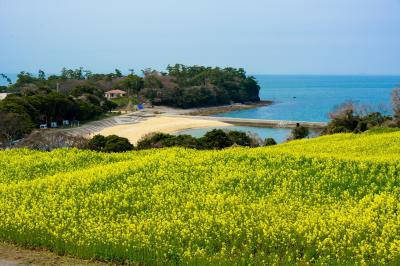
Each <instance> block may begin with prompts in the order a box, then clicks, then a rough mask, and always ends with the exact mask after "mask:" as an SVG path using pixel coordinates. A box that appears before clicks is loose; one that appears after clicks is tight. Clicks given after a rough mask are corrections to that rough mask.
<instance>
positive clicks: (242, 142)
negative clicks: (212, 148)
mask: <svg viewBox="0 0 400 266" xmlns="http://www.w3.org/2000/svg"><path fill="white" fill-rule="evenodd" d="M228 137H229V139H230V140H231V141H232V142H233V144H236V145H238V146H251V143H252V141H251V138H250V137H249V136H248V135H247V134H246V133H245V132H241V131H237V130H232V131H229V132H228Z"/></svg>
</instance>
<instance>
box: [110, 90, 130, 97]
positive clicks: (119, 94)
mask: <svg viewBox="0 0 400 266" xmlns="http://www.w3.org/2000/svg"><path fill="white" fill-rule="evenodd" d="M125 94H126V91H122V90H111V91H107V92H106V93H105V96H106V98H107V99H113V98H118V97H122V96H124V95H125Z"/></svg>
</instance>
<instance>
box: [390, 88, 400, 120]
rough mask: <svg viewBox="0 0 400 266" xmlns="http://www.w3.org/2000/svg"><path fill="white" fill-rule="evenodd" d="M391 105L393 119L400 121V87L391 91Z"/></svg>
mask: <svg viewBox="0 0 400 266" xmlns="http://www.w3.org/2000/svg"><path fill="white" fill-rule="evenodd" d="M392 107H393V113H394V118H395V120H397V121H400V88H397V89H394V90H393V91H392Z"/></svg>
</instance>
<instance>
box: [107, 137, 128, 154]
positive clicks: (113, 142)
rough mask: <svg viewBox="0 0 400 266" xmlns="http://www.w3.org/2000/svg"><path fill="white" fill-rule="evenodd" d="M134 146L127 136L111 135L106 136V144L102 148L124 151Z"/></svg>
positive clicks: (110, 150) (108, 150) (109, 150)
mask: <svg viewBox="0 0 400 266" xmlns="http://www.w3.org/2000/svg"><path fill="white" fill-rule="evenodd" d="M133 148H134V146H133V145H132V144H131V143H130V142H129V140H128V139H127V138H122V137H118V136H116V135H111V136H108V137H106V145H105V146H104V148H103V151H104V152H125V151H131V150H133Z"/></svg>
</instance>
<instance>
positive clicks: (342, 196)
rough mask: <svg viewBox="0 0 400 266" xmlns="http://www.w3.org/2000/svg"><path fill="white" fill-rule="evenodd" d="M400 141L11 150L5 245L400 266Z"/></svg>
mask: <svg viewBox="0 0 400 266" xmlns="http://www.w3.org/2000/svg"><path fill="white" fill-rule="evenodd" d="M399 176H400V131H395V132H377V131H375V132H369V133H365V134H359V135H353V134H341V135H333V136H326V137H321V138H317V139H310V140H301V141H294V142H290V143H287V144H283V145H278V146H275V147H269V148H257V149H247V148H234V149H227V150H224V151H194V150H183V149H164V150H153V151H140V152H131V153H126V154H99V153H94V152H87V151H77V150H71V151H68V150H58V151H54V152H51V153H46V152H35V151H27V150H19V151H18V150H12V151H3V152H0V216H1V217H2V219H1V220H0V238H3V239H5V240H8V241H13V242H17V243H19V244H23V245H28V246H40V247H47V248H49V249H50V250H53V251H56V252H58V253H61V254H63V253H69V254H72V255H76V256H80V257H84V258H92V257H96V258H99V259H103V260H118V261H125V260H131V261H141V262H145V263H148V264H155V263H160V262H162V263H176V262H187V263H197V264H204V263H211V264H213V263H221V264H231V263H233V262H234V263H240V262H253V263H255V264H265V263H268V262H277V263H281V264H286V263H287V264H291V263H292V262H293V261H297V262H298V263H304V262H310V261H317V262H318V263H338V264H349V263H350V264H352V263H355V262H359V263H363V262H368V263H388V262H392V263H394V262H398V259H399V255H400V215H399V214H398V212H397V210H398V209H399V208H400V205H399V204H398V202H400V201H399V199H400V181H399Z"/></svg>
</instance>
